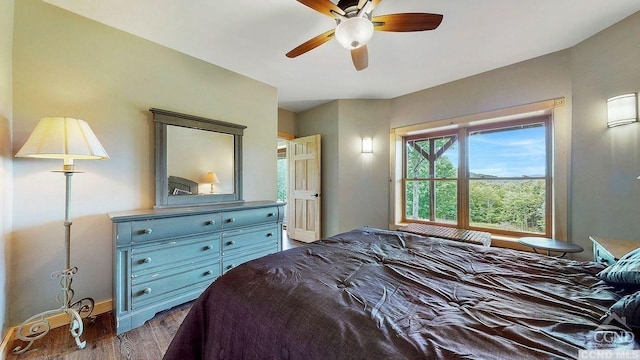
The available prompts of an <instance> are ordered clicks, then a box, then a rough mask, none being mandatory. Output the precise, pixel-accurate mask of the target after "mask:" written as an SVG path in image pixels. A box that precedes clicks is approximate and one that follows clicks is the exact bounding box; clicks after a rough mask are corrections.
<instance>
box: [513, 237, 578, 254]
mask: <svg viewBox="0 0 640 360" xmlns="http://www.w3.org/2000/svg"><path fill="white" fill-rule="evenodd" d="M518 242H519V243H520V244H522V245H526V246H528V247H530V248H532V249H533V251H534V252H535V253H536V254H540V253H539V252H538V250H544V251H546V252H547V255H551V253H552V252H557V253H562V254H561V255H560V256H558V257H564V256H565V255H567V253H579V252H582V251H583V250H584V249H583V248H582V246H580V245H576V244H573V243H569V242H566V241H560V240H554V239H549V238H543V237H523V238H520V239H519V240H518Z"/></svg>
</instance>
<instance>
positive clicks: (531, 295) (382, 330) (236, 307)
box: [165, 228, 638, 359]
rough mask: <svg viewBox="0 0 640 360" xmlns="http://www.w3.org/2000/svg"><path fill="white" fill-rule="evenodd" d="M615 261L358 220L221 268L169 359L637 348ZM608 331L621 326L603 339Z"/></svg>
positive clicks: (567, 354) (562, 353)
mask: <svg viewBox="0 0 640 360" xmlns="http://www.w3.org/2000/svg"><path fill="white" fill-rule="evenodd" d="M604 268H605V266H604V265H602V264H598V263H595V262H581V261H574V260H567V259H557V258H553V257H547V256H543V255H537V254H532V253H526V252H520V251H515V250H508V249H498V248H490V247H483V246H478V245H473V244H468V243H463V242H455V241H451V240H446V239H439V238H431V237H424V236H420V235H417V234H412V233H407V232H396V231H388V230H380V229H371V228H363V229H357V230H353V231H350V232H347V233H343V234H339V235H336V236H333V237H330V238H327V239H324V240H320V241H316V242H314V243H311V244H308V245H305V246H302V247H298V248H293V249H290V250H287V251H283V252H279V253H276V254H272V255H269V256H266V257H263V258H260V259H256V260H253V261H251V262H248V263H245V264H243V265H241V266H239V267H237V268H235V269H233V270H231V271H229V272H228V273H226V274H225V275H223V276H222V277H220V278H218V279H217V280H216V281H215V282H214V283H213V284H212V285H211V286H210V287H209V288H208V289H207V290H206V291H205V292H204V293H203V294H202V295H201V296H200V297H199V298H198V299H197V300H196V301H195V302H194V304H193V306H192V308H191V310H190V312H189V314H188V315H187V317H186V318H185V320H184V322H183V323H182V325H181V326H180V328H179V329H178V332H177V334H176V336H175V337H174V339H173V341H172V342H171V345H170V346H169V349H168V350H167V352H166V354H165V359H424V358H428V359H456V358H464V359H513V358H519V359H541V358H542V359H546V358H577V357H578V353H579V350H580V349H609V348H616V349H637V348H638V344H637V342H636V341H635V340H634V334H633V328H632V327H631V326H629V325H628V324H627V323H626V321H625V319H624V318H623V316H618V315H617V313H616V314H614V313H611V310H610V308H612V307H614V305H615V304H618V305H619V304H620V303H621V302H623V303H624V301H627V302H628V300H629V297H633V296H634V295H633V294H632V292H630V291H629V290H625V288H623V287H621V286H614V285H611V284H609V283H607V282H605V281H603V280H601V279H600V278H598V277H597V276H596V274H598V273H600V272H601V271H602V270H603V269H604ZM621 315H624V313H622V314H621ZM612 320H615V321H612ZM602 331H609V332H615V333H616V334H617V335H616V336H614V337H609V338H608V340H607V341H603V337H602V336H600V337H598V336H597V335H598V334H599V333H601V332H602Z"/></svg>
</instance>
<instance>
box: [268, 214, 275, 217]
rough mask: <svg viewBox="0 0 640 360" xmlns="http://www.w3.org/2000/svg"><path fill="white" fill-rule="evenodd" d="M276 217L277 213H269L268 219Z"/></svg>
mask: <svg viewBox="0 0 640 360" xmlns="http://www.w3.org/2000/svg"><path fill="white" fill-rule="evenodd" d="M274 216H276V214H275V213H268V214H267V217H274Z"/></svg>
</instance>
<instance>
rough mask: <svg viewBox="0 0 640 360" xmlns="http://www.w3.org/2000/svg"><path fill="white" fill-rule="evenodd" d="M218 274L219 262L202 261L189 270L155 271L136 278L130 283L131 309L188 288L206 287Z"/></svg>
mask: <svg viewBox="0 0 640 360" xmlns="http://www.w3.org/2000/svg"><path fill="white" fill-rule="evenodd" d="M218 276H220V262H218V261H215V262H203V263H202V264H201V265H200V266H196V267H194V268H191V269H190V270H187V271H183V272H178V273H172V274H168V272H165V273H155V274H148V275H145V276H141V277H138V278H136V279H135V280H134V281H132V283H131V302H132V305H133V307H132V308H133V309H135V308H136V306H143V305H146V304H149V303H151V302H155V301H161V300H163V299H166V298H168V297H172V296H174V295H175V294H176V293H178V292H181V291H187V289H189V288H195V287H206V286H208V285H209V284H210V283H211V282H212V281H213V280H215V279H216V278H217V277H218Z"/></svg>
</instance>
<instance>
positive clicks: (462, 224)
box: [400, 114, 554, 237]
mask: <svg viewBox="0 0 640 360" xmlns="http://www.w3.org/2000/svg"><path fill="white" fill-rule="evenodd" d="M536 123H542V124H543V125H544V128H545V146H546V149H545V150H546V154H545V175H544V177H535V178H533V179H538V180H540V179H544V183H545V231H544V233H534V232H526V231H513V230H505V229H496V228H487V227H479V226H472V225H471V224H470V208H469V206H470V185H471V181H472V180H474V179H471V178H470V177H469V150H468V144H469V136H470V134H471V133H473V132H477V131H486V130H499V129H506V128H511V127H517V126H524V125H530V124H536ZM552 125H553V123H552V116H551V115H549V114H545V115H539V116H524V115H523V116H521V117H516V118H515V119H510V120H504V121H492V122H489V123H485V124H479V125H460V126H458V127H456V128H454V129H438V128H435V129H430V130H431V131H426V132H421V133H419V134H411V135H404V136H402V137H401V138H402V157H401V158H402V174H401V177H400V180H401V184H402V190H401V209H402V215H401V221H402V222H403V223H412V222H415V223H425V224H434V225H441V226H449V227H457V228H462V229H469V230H479V231H486V232H490V233H492V234H496V235H504V236H512V237H518V236H544V237H552V233H553V229H554V223H553V219H554V214H553V189H554V184H553V170H554V168H553V132H552ZM452 135H456V136H457V141H458V144H457V145H458V152H459V154H458V178H457V181H458V193H457V197H458V199H457V206H458V208H457V221H456V223H455V224H451V223H447V222H439V221H437V220H416V219H408V218H407V216H406V206H407V198H406V195H407V194H406V186H407V181H408V180H410V181H415V180H416V179H408V178H407V174H408V173H407V142H408V141H413V140H418V139H433V138H438V137H444V136H452ZM500 179H504V180H524V179H532V178H526V177H513V178H510V177H505V178H500ZM423 180H427V181H432V182H433V181H437V180H451V179H444V178H443V179H438V178H436V177H435V176H434V177H433V178H429V179H423ZM429 198H430V199H429V201H430V204H431V206H433V203H434V201H435V198H434V197H433V193H430V195H429ZM431 209H432V211H431V213H432V214H431V218H432V219H433V218H435V213H436V211H435V210H436V209H435V208H433V207H432V208H431Z"/></svg>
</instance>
